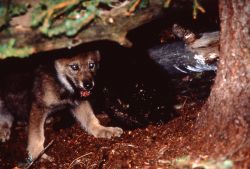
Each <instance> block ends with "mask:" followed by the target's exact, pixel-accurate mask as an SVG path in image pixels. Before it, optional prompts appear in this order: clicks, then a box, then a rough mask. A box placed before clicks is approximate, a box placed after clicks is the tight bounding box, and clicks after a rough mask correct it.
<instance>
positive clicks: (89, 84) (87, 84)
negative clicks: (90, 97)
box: [83, 80, 94, 91]
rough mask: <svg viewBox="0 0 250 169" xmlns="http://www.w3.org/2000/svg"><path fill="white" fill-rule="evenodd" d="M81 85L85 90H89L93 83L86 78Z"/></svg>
mask: <svg viewBox="0 0 250 169" xmlns="http://www.w3.org/2000/svg"><path fill="white" fill-rule="evenodd" d="M83 87H84V89H85V90H88V91H90V90H92V89H93V87H94V84H93V82H92V81H87V80H86V81H84V82H83Z"/></svg>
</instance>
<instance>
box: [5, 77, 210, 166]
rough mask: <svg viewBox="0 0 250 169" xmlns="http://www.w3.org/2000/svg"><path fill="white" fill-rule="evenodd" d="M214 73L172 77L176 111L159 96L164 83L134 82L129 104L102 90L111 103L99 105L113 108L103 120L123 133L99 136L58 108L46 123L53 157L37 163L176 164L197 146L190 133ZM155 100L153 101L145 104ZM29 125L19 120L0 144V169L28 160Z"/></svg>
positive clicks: (64, 164) (87, 164)
mask: <svg viewBox="0 0 250 169" xmlns="http://www.w3.org/2000/svg"><path fill="white" fill-rule="evenodd" d="M213 76H214V75H213V74H206V73H205V74H199V75H194V76H191V75H190V76H181V77H178V78H175V79H173V80H172V83H173V84H174V85H173V86H175V87H174V89H175V91H176V94H177V95H176V98H174V99H176V103H175V106H174V110H171V111H173V112H171V113H170V112H169V111H168V110H167V108H166V107H167V106H166V104H165V103H164V102H162V101H159V99H162V98H161V97H160V95H159V91H158V90H159V88H153V89H147V88H146V87H145V84H146V83H145V82H144V83H145V84H144V83H143V82H138V83H136V84H134V85H135V86H134V88H132V90H131V93H129V99H132V100H130V102H129V103H126V104H125V103H124V101H123V100H124V99H121V98H119V99H118V98H117V97H116V99H113V100H112V98H111V96H107V95H108V94H109V93H112V92H111V91H108V92H107V90H108V89H103V92H102V93H103V95H105V98H107V97H108V98H109V99H105V100H104V103H105V104H106V105H107V106H106V108H105V106H104V108H103V107H102V108H100V109H104V110H105V111H108V108H109V109H110V107H112V108H111V109H112V110H111V109H110V111H113V113H111V114H109V113H108V114H109V115H110V116H108V115H107V114H106V112H105V111H103V112H100V113H99V114H98V118H99V119H100V120H101V122H102V124H104V125H108V126H121V127H122V128H124V134H123V135H122V136H121V137H120V138H112V139H97V138H94V137H93V136H90V135H88V134H87V133H86V132H85V131H84V130H82V129H81V127H80V125H79V124H78V123H77V122H75V121H74V119H73V118H72V116H71V115H70V114H69V113H67V111H65V112H59V113H56V114H55V115H53V116H52V117H50V118H48V120H47V121H46V126H45V131H46V132H45V133H46V144H47V143H48V142H50V141H51V140H54V143H53V144H52V145H51V146H50V147H49V148H48V150H47V151H46V153H47V154H48V155H49V156H51V157H53V158H54V160H53V162H49V161H42V160H38V161H36V162H35V163H34V165H33V168H174V166H173V163H172V162H171V160H173V159H176V158H182V157H188V155H190V153H192V152H193V151H194V150H191V149H190V146H189V145H191V144H192V142H193V140H187V138H190V137H186V136H187V135H189V134H190V133H192V130H193V125H194V123H195V119H196V116H197V112H198V110H199V109H200V107H201V106H202V104H203V103H204V101H205V99H206V97H207V96H208V93H209V89H210V85H211V82H212V81H213ZM161 92H162V91H161ZM117 100H118V101H117ZM156 101H157V102H156ZM133 102H136V103H138V104H139V105H141V107H140V106H139V107H138V104H134V105H133V104H132V103H133ZM150 102H151V103H153V104H151V105H150V106H145V104H149V103H150ZM156 103H161V104H156ZM130 104H131V105H130ZM135 105H137V107H135ZM129 106H131V107H129ZM123 107H125V108H123ZM136 110H138V112H143V111H145V112H146V113H143V115H144V117H142V116H141V115H140V114H139V115H138V114H136V112H133V111H136ZM130 112H132V113H134V114H136V115H135V116H134V115H131V114H129V113H130ZM163 112H164V113H163ZM61 114H63V116H62V115H61ZM166 114H167V117H165V115H166ZM163 116H164V117H165V118H164V117H163ZM151 117H153V118H151ZM152 119H154V120H152ZM26 130H27V125H26V124H25V123H21V122H17V124H16V125H15V127H14V129H13V132H12V135H11V140H10V141H8V142H7V143H4V144H2V143H1V144H0V150H1V151H0V168H3V169H8V168H13V167H15V166H17V165H19V164H20V162H21V161H23V160H24V158H25V157H26V152H25V147H26V140H27V132H26ZM194 139H195V138H194ZM198 147H199V145H197V149H198ZM195 151H197V150H195ZM195 151H194V152H195Z"/></svg>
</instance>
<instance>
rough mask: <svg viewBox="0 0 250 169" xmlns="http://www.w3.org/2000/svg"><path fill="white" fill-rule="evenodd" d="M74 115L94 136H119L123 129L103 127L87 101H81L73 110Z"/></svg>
mask: <svg viewBox="0 0 250 169" xmlns="http://www.w3.org/2000/svg"><path fill="white" fill-rule="evenodd" d="M73 112H74V115H75V117H76V118H77V120H78V121H79V122H80V123H81V125H82V127H84V128H85V129H86V131H87V132H88V133H90V134H92V135H94V136H95V137H99V138H111V137H119V136H120V135H121V134H122V133H123V130H122V129H121V128H119V127H104V126H102V125H101V124H100V122H99V120H98V119H97V118H96V116H95V115H94V113H93V110H92V108H91V105H90V104H89V102H88V101H82V102H81V103H80V104H79V105H78V106H77V107H76V108H75V109H74V110H73Z"/></svg>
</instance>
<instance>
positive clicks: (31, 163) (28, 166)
mask: <svg viewBox="0 0 250 169" xmlns="http://www.w3.org/2000/svg"><path fill="white" fill-rule="evenodd" d="M53 142H54V140H51V141H50V142H49V144H48V145H47V146H46V147H45V148H44V149H43V150H42V151H41V152H40V153H39V155H38V156H37V158H35V159H32V161H31V162H30V163H28V164H27V166H25V167H24V169H29V168H30V167H31V166H32V165H33V164H34V162H35V161H36V160H37V159H39V158H40V157H41V156H42V155H43V154H44V152H45V151H46V150H47V149H48V148H49V147H50V146H51V145H52V144H53Z"/></svg>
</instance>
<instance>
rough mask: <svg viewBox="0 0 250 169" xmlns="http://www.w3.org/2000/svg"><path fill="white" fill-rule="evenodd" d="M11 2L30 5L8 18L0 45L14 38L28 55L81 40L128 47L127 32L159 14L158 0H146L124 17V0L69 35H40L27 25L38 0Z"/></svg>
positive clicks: (160, 10)
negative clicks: (115, 43) (140, 6)
mask: <svg viewBox="0 0 250 169" xmlns="http://www.w3.org/2000/svg"><path fill="white" fill-rule="evenodd" d="M11 2H12V3H26V4H29V6H30V7H29V8H28V11H27V12H26V13H25V14H24V15H21V16H18V17H14V18H12V20H11V21H10V26H9V28H8V31H2V32H0V44H6V43H8V42H9V41H10V40H12V39H15V47H17V48H27V47H29V49H30V51H29V53H30V54H34V53H38V52H44V51H49V50H55V49H61V48H72V47H74V46H77V45H80V44H83V43H88V42H93V41H99V40H110V41H115V42H118V43H119V44H120V45H122V46H126V47H129V46H131V45H132V44H131V42H130V41H129V40H127V39H126V35H127V33H128V32H129V31H130V30H132V29H135V28H136V27H139V26H140V25H143V24H145V23H147V22H150V21H152V20H154V19H156V18H158V17H159V16H161V14H162V13H163V4H162V3H163V2H162V0H150V1H149V6H148V7H147V8H145V9H140V10H138V11H136V12H134V13H131V15H130V16H128V5H129V1H124V3H123V4H121V5H120V6H116V7H114V8H112V9H110V10H105V11H103V12H101V14H100V17H99V18H97V19H95V20H94V22H91V23H90V24H89V25H87V26H85V27H84V28H83V29H82V30H81V31H80V32H79V33H78V34H76V35H75V36H73V37H67V36H66V35H60V36H57V37H53V38H49V37H46V36H44V35H43V34H42V33H41V32H40V31H39V30H38V29H34V28H32V27H31V26H30V23H31V14H32V11H33V10H34V9H33V8H34V7H35V6H36V5H37V4H38V3H39V1H38V0H35V1H34V0H21V1H20V0H13V1H11ZM0 58H4V56H1V52H0Z"/></svg>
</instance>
